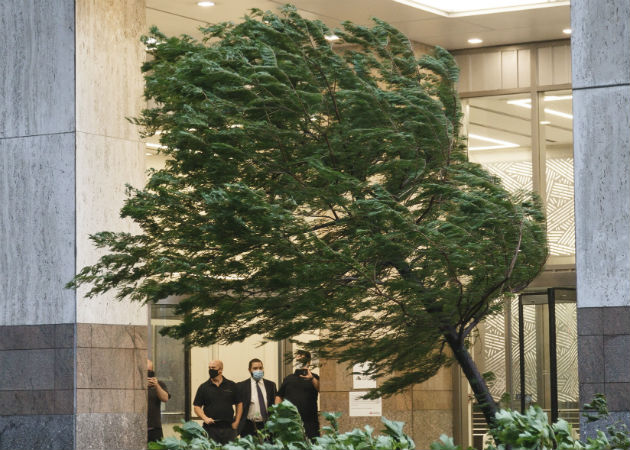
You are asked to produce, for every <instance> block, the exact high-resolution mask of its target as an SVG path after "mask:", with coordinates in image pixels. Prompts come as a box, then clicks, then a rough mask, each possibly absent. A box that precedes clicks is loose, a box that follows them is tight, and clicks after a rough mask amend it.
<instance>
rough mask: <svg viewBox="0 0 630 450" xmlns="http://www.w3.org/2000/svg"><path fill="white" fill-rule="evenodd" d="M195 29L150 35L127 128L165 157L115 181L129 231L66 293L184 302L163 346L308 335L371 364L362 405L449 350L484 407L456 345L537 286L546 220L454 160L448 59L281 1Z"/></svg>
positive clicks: (458, 143) (423, 375) (396, 36)
mask: <svg viewBox="0 0 630 450" xmlns="http://www.w3.org/2000/svg"><path fill="white" fill-rule="evenodd" d="M203 33H204V35H205V39H204V40H203V41H196V40H194V39H193V38H191V37H187V36H182V37H166V36H164V35H163V34H161V33H160V32H159V31H157V30H153V31H152V35H151V38H153V39H145V42H146V43H147V45H148V48H149V53H150V56H151V57H150V60H149V61H148V62H146V63H145V64H144V66H143V71H144V72H145V79H146V87H145V95H146V98H147V99H148V100H150V104H151V105H153V106H151V107H149V108H147V109H146V110H144V111H143V113H142V115H141V116H140V117H138V118H137V119H136V122H137V123H138V124H139V125H141V126H142V127H143V129H144V133H145V134H146V135H152V134H154V133H156V132H158V131H159V132H160V135H159V137H160V142H161V143H162V144H163V145H164V146H165V149H164V150H163V152H164V153H166V154H167V155H168V157H169V159H168V162H167V164H166V167H165V168H164V169H162V170H156V171H153V172H152V173H151V174H150V179H149V180H148V182H147V184H146V186H144V188H131V187H130V188H129V196H128V198H127V200H126V202H125V205H124V207H123V209H122V216H123V217H128V218H131V219H132V220H133V221H134V222H136V223H137V224H138V225H139V226H140V228H141V232H140V233H139V234H135V235H134V234H129V233H114V232H102V233H98V234H96V235H94V236H92V239H93V240H94V242H95V243H96V245H97V246H99V247H103V248H105V249H106V250H107V254H106V255H105V256H103V257H102V258H101V259H100V260H99V261H98V262H97V263H96V264H94V265H92V266H89V267H85V268H84V269H83V270H81V271H80V273H79V274H78V275H77V276H76V278H75V280H74V282H73V285H74V286H77V285H80V284H84V283H87V284H89V285H91V290H90V291H89V295H90V296H94V295H98V294H100V293H102V292H105V291H108V290H111V289H114V290H116V292H117V296H118V297H119V298H120V299H123V298H128V299H132V300H136V301H140V302H147V303H150V302H156V301H158V300H160V299H162V298H165V297H167V296H170V295H181V296H184V298H183V300H182V301H181V302H180V303H179V305H178V306H177V312H178V313H179V314H181V316H182V319H183V321H182V323H181V324H180V325H176V326H173V327H171V328H169V329H168V333H169V334H170V335H171V336H173V337H178V338H184V337H185V338H186V339H187V340H188V342H189V343H191V344H196V345H209V344H213V343H223V344H227V343H231V342H236V341H240V340H243V339H244V338H246V337H248V336H250V335H254V334H261V335H263V336H264V337H265V339H268V340H271V341H276V340H281V339H286V338H292V337H294V336H296V335H298V334H300V333H303V332H307V331H315V330H321V333H320V338H319V339H317V340H315V341H312V342H310V343H308V344H307V347H308V348H309V349H311V350H315V351H316V352H318V354H319V355H320V356H323V357H326V358H333V359H336V360H338V361H341V362H347V363H359V362H366V361H368V362H369V363H370V368H371V372H372V373H373V374H374V375H375V376H376V377H378V378H379V379H380V383H379V387H378V388H377V389H376V390H374V391H373V392H372V395H374V396H377V395H388V394H392V393H395V392H399V391H400V390H402V389H404V388H406V387H408V386H410V385H412V384H414V383H419V382H422V381H424V380H427V379H428V378H430V377H431V376H433V375H434V374H435V373H436V372H437V370H438V369H439V368H440V367H441V366H443V365H444V364H448V363H449V362H450V361H451V360H452V358H453V356H454V357H455V359H457V361H458V362H459V363H460V364H462V366H463V368H464V372H465V373H466V375H467V376H468V377H469V380H471V383H472V384H477V386H476V387H475V386H473V390H474V391H475V394H476V395H477V399H478V400H479V401H480V403H482V404H483V403H484V402H491V401H490V400H489V397H488V395H489V394H487V388H486V387H485V384H484V383H483V380H482V379H481V378H480V376H479V374H478V373H477V372H475V370H476V369H475V368H474V364H473V363H472V360H471V359H470V355H469V354H468V351H467V349H466V341H467V339H468V337H469V336H470V333H471V331H472V330H473V329H474V328H475V326H477V325H478V324H479V322H480V321H481V320H482V319H483V318H484V317H486V316H487V315H488V314H492V313H493V312H494V311H496V310H497V308H499V307H500V302H499V301H498V299H499V298H500V297H501V296H502V295H504V294H506V293H510V292H514V291H517V290H519V289H522V288H524V287H525V286H526V285H527V284H528V283H529V282H530V281H531V280H532V279H533V278H534V277H535V276H536V275H537V274H538V273H539V271H540V270H541V268H542V266H543V264H544V261H545V259H546V256H547V247H546V236H545V225H544V217H543V214H542V212H541V208H540V205H539V204H538V202H537V201H536V199H535V198H534V197H533V196H532V195H531V194H530V193H519V194H510V193H509V192H507V191H506V190H505V189H504V188H503V187H502V186H501V184H500V180H499V179H497V178H496V177H494V176H491V175H490V174H488V172H486V171H485V170H484V169H483V168H482V167H481V166H479V165H477V164H473V163H470V162H468V160H467V156H466V148H465V139H464V138H462V136H461V129H460V127H461V124H460V122H461V119H462V116H461V111H460V103H459V100H458V96H457V93H456V89H455V84H456V81H457V77H458V69H457V67H456V65H455V63H454V60H453V58H452V56H451V55H450V54H449V53H448V52H447V51H445V50H444V49H442V48H439V47H438V48H436V49H435V50H434V53H433V54H432V55H425V56H421V57H419V58H418V57H417V56H416V55H415V54H414V50H413V46H412V44H411V43H410V42H409V40H408V39H407V38H406V37H405V36H404V35H403V34H402V33H400V32H399V31H397V30H396V29H395V28H393V27H392V26H390V25H388V24H387V23H385V22H383V21H380V20H377V19H374V25H373V26H372V27H364V26H359V25H355V24H352V23H344V24H343V30H337V31H335V34H336V35H337V36H338V37H339V38H340V39H339V40H338V41H335V43H334V44H332V45H331V43H330V42H329V41H328V40H327V39H326V37H327V35H329V34H332V31H331V30H329V29H328V28H327V27H326V26H325V25H324V24H323V23H321V22H319V21H311V20H307V19H305V18H303V17H301V16H300V15H299V14H298V13H297V12H296V10H295V9H294V8H292V7H285V8H284V9H283V10H282V12H281V13H280V14H278V15H276V14H273V13H270V12H262V11H257V10H254V11H252V13H251V15H250V16H248V17H246V18H245V19H244V20H243V21H242V22H241V23H238V24H231V23H223V24H218V25H212V26H208V27H206V28H204V29H203ZM333 45H334V47H335V49H333ZM337 49H339V50H337ZM446 346H448V347H450V348H451V350H452V353H449V352H447V351H446V350H445V347H446ZM449 355H450V356H449ZM467 364H468V365H470V364H472V369H470V370H472V372H467V371H466V365H467ZM471 377H472V378H471ZM484 389H485V394H484ZM484 412H486V418H488V417H489V414H490V413H492V411H484Z"/></svg>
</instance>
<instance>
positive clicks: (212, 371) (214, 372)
mask: <svg viewBox="0 0 630 450" xmlns="http://www.w3.org/2000/svg"><path fill="white" fill-rule="evenodd" d="M208 373H209V374H210V378H216V377H218V376H219V371H218V370H217V369H210V370H208Z"/></svg>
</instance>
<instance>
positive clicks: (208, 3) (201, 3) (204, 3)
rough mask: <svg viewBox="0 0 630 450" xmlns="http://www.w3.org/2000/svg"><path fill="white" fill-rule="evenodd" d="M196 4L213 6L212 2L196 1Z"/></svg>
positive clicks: (205, 6)
mask: <svg viewBox="0 0 630 450" xmlns="http://www.w3.org/2000/svg"><path fill="white" fill-rule="evenodd" d="M197 5H199V6H202V7H204V8H207V7H208V6H214V2H197Z"/></svg>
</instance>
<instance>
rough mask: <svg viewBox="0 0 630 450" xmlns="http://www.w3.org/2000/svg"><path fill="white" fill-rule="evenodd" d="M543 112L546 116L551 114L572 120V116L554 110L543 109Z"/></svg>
mask: <svg viewBox="0 0 630 450" xmlns="http://www.w3.org/2000/svg"><path fill="white" fill-rule="evenodd" d="M545 112H546V113H547V114H551V115H552V116H558V117H563V118H565V119H573V115H572V114H567V113H563V112H562V111H556V110H555V109H549V108H545Z"/></svg>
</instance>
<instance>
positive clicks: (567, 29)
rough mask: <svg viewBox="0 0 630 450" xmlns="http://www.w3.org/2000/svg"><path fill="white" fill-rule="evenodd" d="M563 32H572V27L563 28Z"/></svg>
mask: <svg viewBox="0 0 630 450" xmlns="http://www.w3.org/2000/svg"><path fill="white" fill-rule="evenodd" d="M562 32H563V33H564V34H571V28H565V29H564V30H562Z"/></svg>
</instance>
